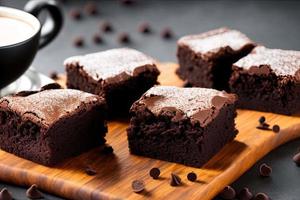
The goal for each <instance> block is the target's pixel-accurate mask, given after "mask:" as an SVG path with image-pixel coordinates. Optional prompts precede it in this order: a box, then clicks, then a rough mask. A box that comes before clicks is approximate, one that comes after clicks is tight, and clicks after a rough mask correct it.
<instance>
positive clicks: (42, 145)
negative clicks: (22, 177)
mask: <svg viewBox="0 0 300 200" xmlns="http://www.w3.org/2000/svg"><path fill="white" fill-rule="evenodd" d="M43 88H44V89H43V90H42V91H35V92H28V93H26V92H23V93H19V94H20V95H19V94H16V95H12V96H6V97H3V98H2V99H0V148H1V149H2V150H4V151H7V152H10V153H13V154H15V155H17V156H20V157H23V158H25V159H28V160H31V161H34V162H37V163H40V164H43V165H50V166H52V165H55V164H56V163H58V162H60V161H62V160H63V159H65V158H67V157H70V156H75V155H78V154H80V153H82V152H84V151H87V150H89V149H91V148H93V147H96V146H102V145H104V143H105V139H104V137H105V134H106V132H107V127H106V123H105V122H104V117H105V115H104V113H105V110H106V105H105V100H104V99H103V98H102V97H99V96H97V95H93V94H89V93H85V92H82V91H78V90H72V89H46V88H47V87H43ZM50 88H51V87H50Z"/></svg>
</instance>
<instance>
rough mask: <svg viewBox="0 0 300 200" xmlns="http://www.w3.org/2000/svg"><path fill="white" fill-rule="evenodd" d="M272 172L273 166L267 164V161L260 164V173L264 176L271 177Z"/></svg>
mask: <svg viewBox="0 0 300 200" xmlns="http://www.w3.org/2000/svg"><path fill="white" fill-rule="evenodd" d="M271 173H272V168H271V167H270V166H269V165H267V164H266V163H263V164H261V165H260V166H259V175H260V176H262V177H269V176H270V175H271Z"/></svg>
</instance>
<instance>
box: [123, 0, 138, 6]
mask: <svg viewBox="0 0 300 200" xmlns="http://www.w3.org/2000/svg"><path fill="white" fill-rule="evenodd" d="M119 1H120V3H121V4H122V5H124V6H131V5H133V4H134V3H136V1H134V0H119Z"/></svg>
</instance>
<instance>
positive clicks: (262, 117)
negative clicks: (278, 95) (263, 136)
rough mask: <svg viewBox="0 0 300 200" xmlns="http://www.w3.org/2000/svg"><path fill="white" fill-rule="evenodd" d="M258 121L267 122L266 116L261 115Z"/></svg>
mask: <svg viewBox="0 0 300 200" xmlns="http://www.w3.org/2000/svg"><path fill="white" fill-rule="evenodd" d="M258 121H259V123H260V124H263V123H265V121H266V118H265V116H261V117H260V118H259V120H258Z"/></svg>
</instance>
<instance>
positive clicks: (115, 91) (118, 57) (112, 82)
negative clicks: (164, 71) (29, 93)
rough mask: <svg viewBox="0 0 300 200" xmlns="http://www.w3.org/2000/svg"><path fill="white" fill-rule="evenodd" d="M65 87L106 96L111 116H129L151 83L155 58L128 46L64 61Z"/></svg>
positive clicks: (153, 80)
mask: <svg viewBox="0 0 300 200" xmlns="http://www.w3.org/2000/svg"><path fill="white" fill-rule="evenodd" d="M65 66H66V71H67V86H68V88H73V89H79V90H82V91H86V92H90V93H93V94H97V95H100V96H102V97H103V98H105V100H106V102H107V105H108V113H109V116H110V117H115V116H124V115H128V111H129V108H130V106H131V105H132V103H133V102H134V101H136V100H137V99H138V98H140V97H141V96H142V94H143V93H144V92H146V91H147V90H148V89H149V88H151V87H152V86H153V85H155V84H157V77H158V75H159V71H158V69H157V67H156V65H155V61H154V60H153V59H152V58H150V57H149V56H146V55H145V54H143V53H141V52H139V51H137V50H134V49H129V48H120V49H111V50H107V51H102V52H99V53H93V54H88V55H84V56H76V57H71V58H69V59H67V60H66V61H65Z"/></svg>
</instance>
